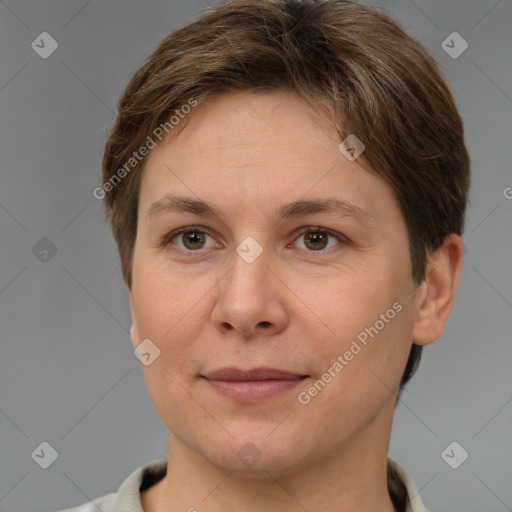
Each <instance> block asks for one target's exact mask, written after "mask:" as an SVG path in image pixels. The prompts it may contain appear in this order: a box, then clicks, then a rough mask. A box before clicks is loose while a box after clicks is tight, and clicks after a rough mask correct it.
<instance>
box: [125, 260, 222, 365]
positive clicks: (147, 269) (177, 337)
mask: <svg viewBox="0 0 512 512" xmlns="http://www.w3.org/2000/svg"><path fill="white" fill-rule="evenodd" d="M147 259H148V260H149V257H148V258H147ZM139 269H144V270H143V271H140V270H139ZM214 284H215V283H214V281H212V282H210V280H209V279H208V277H207V276H204V277H203V278H202V279H201V285H200V286H198V285H197V282H196V281H195V280H194V279H193V278H191V277H190V276H184V275H182V274H181V275H180V274H177V273H175V272H172V269H170V268H169V264H168V263H167V264H165V263H161V262H156V263H150V262H149V261H147V262H145V261H143V259H142V258H141V259H140V261H139V265H138V266H135V265H134V280H133V286H132V301H133V305H134V315H135V317H136V322H137V325H138V336H139V338H140V339H141V340H142V339H145V338H149V339H150V340H152V341H153V342H154V343H155V344H156V345H157V346H158V347H159V348H160V351H161V353H160V357H161V360H162V362H164V363H165V365H166V367H171V368H172V369H173V371H176V369H179V372H180V373H181V372H182V370H183V367H185V366H191V365H192V366H193V363H194V361H193V354H194V349H195V345H196V343H197V340H198V339H200V333H201V330H202V329H203V327H204V325H206V321H207V318H208V314H207V311H206V309H205V305H206V304H207V302H208V301H207V297H205V294H207V292H208V290H209V289H210V288H212V286H213V285H214Z"/></svg>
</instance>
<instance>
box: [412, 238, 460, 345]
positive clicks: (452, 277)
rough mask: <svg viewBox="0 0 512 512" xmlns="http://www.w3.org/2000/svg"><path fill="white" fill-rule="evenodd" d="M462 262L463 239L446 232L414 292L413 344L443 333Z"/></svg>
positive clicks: (433, 338) (427, 340)
mask: <svg viewBox="0 0 512 512" xmlns="http://www.w3.org/2000/svg"><path fill="white" fill-rule="evenodd" d="M463 262H464V250H463V243H462V239H461V237H460V236H459V235H456V234H451V235H448V236H447V237H446V238H445V239H444V242H443V244H442V245H441V247H439V248H438V249H437V250H436V251H434V252H433V253H432V254H430V256H429V258H428V262H427V268H426V273H425V279H424V281H423V282H422V283H421V285H420V290H419V293H418V295H417V297H418V304H417V308H418V310H417V314H416V320H415V322H414V327H413V341H414V343H415V344H416V345H428V344H429V343H433V342H434V341H436V340H437V339H438V338H439V337H440V336H441V334H442V333H443V330H444V327H445V325H446V322H447V321H448V317H449V316H450V313H451V311H452V307H453V303H454V301H455V295H456V293H457V286H458V284H459V277H460V273H461V270H462V265H463Z"/></svg>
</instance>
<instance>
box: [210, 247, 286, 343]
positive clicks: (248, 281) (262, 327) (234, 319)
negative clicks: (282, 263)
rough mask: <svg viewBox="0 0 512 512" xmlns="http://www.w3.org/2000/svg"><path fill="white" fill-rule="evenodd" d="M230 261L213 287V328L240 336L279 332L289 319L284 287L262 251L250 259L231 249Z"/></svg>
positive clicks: (269, 259)
mask: <svg viewBox="0 0 512 512" xmlns="http://www.w3.org/2000/svg"><path fill="white" fill-rule="evenodd" d="M230 263H231V265H230V270H229V271H228V273H227V275H225V277H224V278H223V279H222V280H221V281H220V283H219V285H218V287H217V289H218V297H217V300H216V302H215V306H214V307H213V310H212V317H211V319H212V323H213V325H214V327H215V328H216V329H217V330H218V331H220V332H222V333H223V334H225V333H228V332H229V331H234V332H238V333H239V334H240V335H242V336H243V337H244V338H251V337H257V336H270V335H273V334H277V333H279V332H281V331H283V330H284V329H285V328H286V325H287V324H288V321H289V314H288V309H287V308H286V302H285V301H286V286H285V285H284V284H283V281H282V280H281V279H282V277H281V279H280V276H279V270H278V269H277V267H276V264H275V263H274V264H273V263H272V259H271V258H270V257H268V256H267V254H266V251H265V250H264V251H263V252H262V253H261V255H260V256H259V257H258V258H257V259H256V260H254V261H252V262H249V261H246V260H245V259H244V258H243V257H241V256H240V255H239V254H238V253H237V252H236V251H233V255H232V258H231V262H230Z"/></svg>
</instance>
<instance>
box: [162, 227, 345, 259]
mask: <svg viewBox="0 0 512 512" xmlns="http://www.w3.org/2000/svg"><path fill="white" fill-rule="evenodd" d="M186 233H203V234H205V235H208V236H209V237H211V238H213V237H212V236H211V235H210V234H209V233H208V232H207V230H205V228H203V227H202V226H185V227H183V228H179V229H175V230H174V231H171V233H168V234H167V235H165V236H164V237H162V239H161V241H160V242H159V244H158V246H159V247H160V248H168V246H169V245H173V244H172V240H173V239H174V238H176V237H177V236H178V235H182V234H186ZM306 233H325V234H327V235H329V236H330V237H332V238H334V239H336V240H337V241H338V242H339V243H340V244H348V243H350V240H349V239H348V238H347V237H345V236H344V235H342V234H341V233H337V232H335V231H332V230H330V229H327V228H324V227H322V226H314V227H313V226H310V227H306V228H304V229H302V230H301V231H300V232H299V234H298V236H297V237H296V238H295V239H294V241H293V243H295V242H296V241H297V240H298V239H299V238H300V237H301V236H302V235H304V234H306ZM177 249H178V250H180V251H183V252H187V253H190V254H192V253H200V252H201V251H202V249H197V250H195V251H193V250H189V249H182V248H181V247H178V248H177ZM330 249H334V247H330V248H329V249H319V250H317V251H314V250H308V249H302V250H305V251H307V252H310V253H317V252H328V251H329V250H330Z"/></svg>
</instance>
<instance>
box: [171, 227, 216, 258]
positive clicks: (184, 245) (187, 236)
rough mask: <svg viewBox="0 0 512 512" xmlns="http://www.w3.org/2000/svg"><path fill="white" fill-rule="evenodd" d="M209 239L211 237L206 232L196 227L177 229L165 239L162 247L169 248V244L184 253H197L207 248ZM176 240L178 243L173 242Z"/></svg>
mask: <svg viewBox="0 0 512 512" xmlns="http://www.w3.org/2000/svg"><path fill="white" fill-rule="evenodd" d="M207 238H211V237H210V235H209V234H208V233H206V232H205V231H203V230H201V229H199V228H197V227H195V226H187V227H185V228H180V229H177V230H175V231H173V232H172V233H170V234H169V235H167V236H166V237H164V239H163V240H162V244H161V245H162V246H168V245H169V244H172V245H176V246H177V247H178V248H179V249H181V250H183V251H189V252H190V251H197V250H199V249H204V248H205V244H206V239H207ZM174 239H176V240H177V243H174V242H173V240H174ZM212 240H213V239H212ZM216 245H218V244H215V243H213V245H211V246H210V248H212V247H215V246H216ZM206 248H208V247H206Z"/></svg>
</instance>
